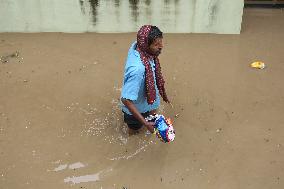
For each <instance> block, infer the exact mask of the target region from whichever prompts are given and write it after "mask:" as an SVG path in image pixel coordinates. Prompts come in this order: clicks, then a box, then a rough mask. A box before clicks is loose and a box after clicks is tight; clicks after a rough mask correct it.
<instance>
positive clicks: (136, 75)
mask: <svg viewBox="0 0 284 189" xmlns="http://www.w3.org/2000/svg"><path fill="white" fill-rule="evenodd" d="M136 45H137V43H136V42H134V43H133V44H132V45H131V47H130V49H129V51H128V57H127V60H126V64H125V69H124V79H123V86H122V91H121V98H125V99H128V100H131V101H132V102H133V103H134V105H135V107H136V108H137V109H138V111H139V112H140V113H145V112H148V111H151V110H154V109H157V108H158V107H159V105H160V97H159V91H158V88H157V85H156V78H155V64H154V60H151V61H150V65H151V67H152V71H153V76H154V81H155V89H156V100H155V102H154V103H153V104H151V105H150V104H148V102H147V97H146V92H145V90H146V88H145V66H144V64H143V63H142V60H141V58H140V54H139V52H138V51H136V50H135V49H136ZM122 111H124V112H125V113H127V114H129V115H132V114H131V113H130V111H129V110H128V108H127V107H126V106H124V104H122Z"/></svg>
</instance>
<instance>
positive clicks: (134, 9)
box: [129, 0, 139, 22]
mask: <svg viewBox="0 0 284 189" xmlns="http://www.w3.org/2000/svg"><path fill="white" fill-rule="evenodd" d="M138 3H139V0H129V4H130V8H131V15H132V17H133V19H134V22H137V21H138V16H139V12H138V11H139V8H138Z"/></svg>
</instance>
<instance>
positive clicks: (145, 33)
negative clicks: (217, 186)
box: [137, 25, 163, 56]
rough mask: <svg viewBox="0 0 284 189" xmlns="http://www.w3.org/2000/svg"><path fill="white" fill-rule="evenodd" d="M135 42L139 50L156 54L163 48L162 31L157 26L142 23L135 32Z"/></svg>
mask: <svg viewBox="0 0 284 189" xmlns="http://www.w3.org/2000/svg"><path fill="white" fill-rule="evenodd" d="M137 43H138V47H139V49H140V50H142V51H144V52H145V53H147V54H149V55H152V56H158V55H159V54H160V53H161V51H162V48H163V33H162V32H161V30H160V29H159V28H158V27H157V26H151V25H144V26H142V27H141V28H140V30H139V31H138V33H137Z"/></svg>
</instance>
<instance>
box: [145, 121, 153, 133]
mask: <svg viewBox="0 0 284 189" xmlns="http://www.w3.org/2000/svg"><path fill="white" fill-rule="evenodd" d="M143 125H144V126H145V127H146V128H147V129H148V130H149V131H150V132H151V133H154V125H155V123H154V122H151V121H146V120H145V122H144V124H143Z"/></svg>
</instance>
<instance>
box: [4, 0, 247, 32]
mask: <svg viewBox="0 0 284 189" xmlns="http://www.w3.org/2000/svg"><path fill="white" fill-rule="evenodd" d="M132 2H133V3H132V4H131V0H0V32H136V31H137V29H138V28H139V27H140V26H141V25H144V24H153V25H157V26H158V27H160V28H161V29H162V30H163V31H164V32H168V33H190V32H194V33H228V34H238V33H240V30H241V22H242V14H243V5H244V2H243V0H139V1H137V0H136V1H134V0H132ZM135 2H137V4H136V5H135ZM96 3H97V4H98V6H94V5H95V4H96ZM135 7H136V8H135Z"/></svg>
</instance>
